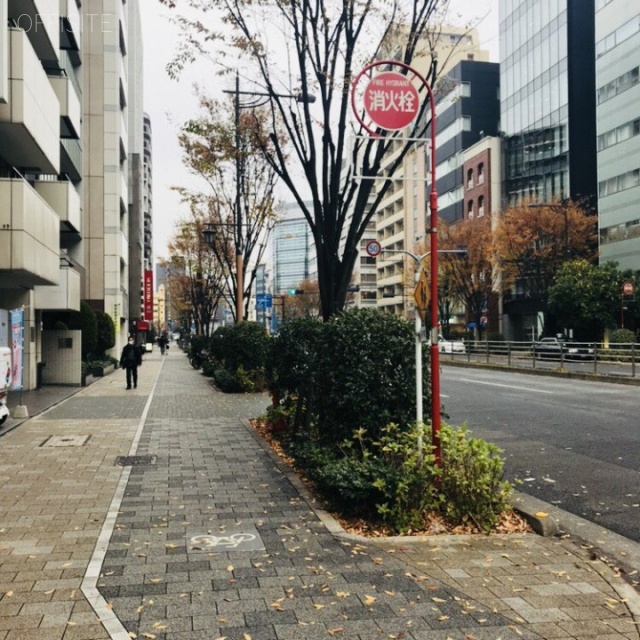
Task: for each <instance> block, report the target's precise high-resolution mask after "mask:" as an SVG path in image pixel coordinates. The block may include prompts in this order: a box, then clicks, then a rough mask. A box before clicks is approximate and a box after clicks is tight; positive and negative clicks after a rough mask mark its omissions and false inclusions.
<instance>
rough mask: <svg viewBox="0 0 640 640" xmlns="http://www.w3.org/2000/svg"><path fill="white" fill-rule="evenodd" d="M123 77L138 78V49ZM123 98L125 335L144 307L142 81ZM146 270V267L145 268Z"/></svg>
mask: <svg viewBox="0 0 640 640" xmlns="http://www.w3.org/2000/svg"><path fill="white" fill-rule="evenodd" d="M127 18H128V33H129V37H130V39H131V38H132V39H133V40H134V41H135V42H138V43H140V42H142V29H141V24H140V12H139V10H138V6H137V4H136V3H135V2H130V3H128V5H127ZM126 61H127V78H142V72H143V55H142V47H141V46H130V47H129V48H128V51H127V56H126ZM128 89H129V91H128V95H127V133H128V142H129V147H128V165H129V166H128V182H129V206H128V213H129V256H128V261H129V308H128V313H127V315H128V318H129V332H130V333H133V327H132V324H133V322H134V321H136V320H138V319H141V318H142V317H143V308H144V307H143V305H144V285H143V280H144V269H145V260H144V257H145V254H144V240H145V238H144V229H145V225H144V222H145V218H144V203H145V201H144V196H145V177H146V176H145V166H144V156H145V153H144V151H145V139H144V107H143V103H144V96H143V90H142V82H135V81H134V82H132V83H131V84H130V85H129V87H128ZM148 268H150V267H148Z"/></svg>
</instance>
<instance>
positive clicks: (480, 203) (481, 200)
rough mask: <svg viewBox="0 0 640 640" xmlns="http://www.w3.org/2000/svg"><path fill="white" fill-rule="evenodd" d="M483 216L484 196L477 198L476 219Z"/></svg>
mask: <svg viewBox="0 0 640 640" xmlns="http://www.w3.org/2000/svg"><path fill="white" fill-rule="evenodd" d="M483 215H484V196H479V197H478V218H481V217H482V216H483Z"/></svg>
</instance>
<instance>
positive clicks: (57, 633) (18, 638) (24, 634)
mask: <svg viewBox="0 0 640 640" xmlns="http://www.w3.org/2000/svg"><path fill="white" fill-rule="evenodd" d="M65 630H66V628H65V629H53V628H44V629H28V630H25V629H12V630H11V631H9V632H8V635H7V636H2V635H0V637H6V640H61V639H62V636H63V634H64V632H65ZM101 637H102V638H104V639H105V640H107V636H106V634H105V635H104V636H101ZM94 638H95V640H100V637H98V636H94Z"/></svg>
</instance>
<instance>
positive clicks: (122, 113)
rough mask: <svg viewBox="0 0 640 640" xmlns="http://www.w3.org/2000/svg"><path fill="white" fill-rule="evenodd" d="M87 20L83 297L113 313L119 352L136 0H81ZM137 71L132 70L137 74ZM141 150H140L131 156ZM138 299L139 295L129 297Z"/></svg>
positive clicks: (124, 329)
mask: <svg viewBox="0 0 640 640" xmlns="http://www.w3.org/2000/svg"><path fill="white" fill-rule="evenodd" d="M83 8H84V11H85V13H86V14H90V15H98V16H101V21H100V22H99V23H98V21H94V22H93V23H92V24H91V25H90V26H89V28H87V29H85V32H84V38H83V53H84V61H83V62H84V64H83V68H84V83H85V85H84V86H85V92H84V94H83V97H84V100H83V115H84V127H85V130H86V139H85V140H86V142H85V149H84V151H85V157H86V162H85V179H84V194H83V196H84V198H83V204H84V206H83V214H84V223H85V224H84V226H85V230H86V231H85V242H84V255H85V268H86V277H85V280H84V289H83V298H84V299H86V300H87V301H88V302H89V303H90V304H91V305H92V306H93V307H95V308H97V309H101V310H103V311H104V312H106V313H108V314H109V315H111V317H112V319H113V322H114V324H115V327H116V346H115V348H114V350H113V352H114V353H118V352H119V351H120V349H121V348H122V346H123V344H124V343H125V342H126V339H127V334H128V333H129V329H130V327H129V322H128V320H129V295H130V290H129V286H130V279H129V268H130V262H129V261H130V255H129V233H130V221H129V184H128V182H129V166H128V161H129V157H128V154H129V111H128V109H129V106H128V102H129V99H130V87H136V86H137V85H138V84H139V83H141V80H142V79H141V78H139V77H130V75H129V73H130V72H131V71H133V70H135V69H139V65H138V64H137V63H135V62H134V63H133V64H131V65H129V60H128V56H130V55H131V56H134V57H135V58H136V59H137V57H138V54H137V53H136V50H137V48H138V47H140V46H142V43H141V42H140V40H139V37H140V36H139V30H138V29H137V28H136V22H135V20H134V21H133V25H132V26H133V29H132V30H131V31H130V30H129V27H130V26H131V25H130V20H131V18H130V17H131V16H133V15H136V12H137V11H139V6H138V2H137V0H128V2H126V3H123V2H122V0H84V3H83ZM137 72H138V71H136V73H137ZM137 151H139V150H137ZM131 294H132V295H134V296H136V298H137V297H138V296H139V290H138V289H136V291H135V292H131Z"/></svg>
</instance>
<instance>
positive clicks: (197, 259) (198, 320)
mask: <svg viewBox="0 0 640 640" xmlns="http://www.w3.org/2000/svg"><path fill="white" fill-rule="evenodd" d="M204 225H205V219H204V218H203V217H202V216H201V215H199V214H198V212H197V210H194V211H192V212H191V218H190V219H188V220H184V221H183V222H182V224H180V225H179V227H178V229H177V231H176V233H175V235H174V237H173V238H172V240H171V241H170V242H169V255H170V258H169V260H168V261H167V263H168V266H169V269H168V272H169V277H168V282H167V285H168V290H169V296H170V298H171V299H172V301H173V304H174V306H175V307H177V308H178V309H179V311H180V313H181V315H182V316H183V320H184V321H185V324H186V323H189V324H190V322H189V320H190V321H192V322H193V323H194V324H195V329H196V334H198V335H205V336H208V335H209V334H210V332H211V327H212V321H213V318H214V317H215V313H216V310H217V308H218V305H219V303H220V300H221V298H222V297H223V293H224V291H225V289H226V288H227V286H228V277H229V274H228V273H227V271H226V270H225V267H224V264H223V263H221V262H220V261H219V260H218V259H217V258H216V256H215V254H214V253H213V251H212V250H211V248H210V247H209V246H207V245H206V244H205V242H204V237H203V234H202V232H203V230H204ZM220 250H222V249H220ZM227 250H228V248H227Z"/></svg>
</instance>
